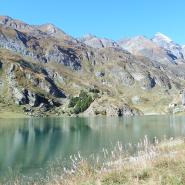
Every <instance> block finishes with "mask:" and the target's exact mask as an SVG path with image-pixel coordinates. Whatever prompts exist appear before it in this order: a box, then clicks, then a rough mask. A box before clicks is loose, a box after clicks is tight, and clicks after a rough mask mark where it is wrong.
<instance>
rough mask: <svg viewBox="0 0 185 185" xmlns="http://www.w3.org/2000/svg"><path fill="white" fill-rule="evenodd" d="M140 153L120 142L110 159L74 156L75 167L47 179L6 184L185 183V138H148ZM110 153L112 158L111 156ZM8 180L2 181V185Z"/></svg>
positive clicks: (18, 179)
mask: <svg viewBox="0 0 185 185" xmlns="http://www.w3.org/2000/svg"><path fill="white" fill-rule="evenodd" d="M138 149H139V150H138V153H137V154H135V155H134V156H129V155H128V154H126V153H125V152H124V149H123V147H122V146H121V145H120V144H118V146H117V149H116V150H114V151H111V152H110V153H108V152H107V151H105V156H106V158H107V161H105V162H104V163H103V164H99V163H98V162H94V163H91V164H90V163H88V162H87V160H86V159H83V158H82V157H81V156H80V155H77V156H73V157H72V156H71V160H72V167H71V168H70V169H64V168H62V167H61V166H60V165H59V166H58V167H56V166H55V167H51V168H50V170H49V172H48V175H47V177H46V178H43V177H41V178H37V179H34V180H33V179H29V180H28V179H26V178H23V177H20V176H19V177H15V178H14V179H12V180H11V177H9V179H10V182H8V181H7V184H12V185H21V184H32V185H42V184H46V185H120V184H126V185H183V184H185V142H184V139H183V138H181V139H175V140H174V139H170V140H165V141H162V142H160V143H158V142H155V144H150V143H149V142H148V140H147V138H145V140H144V141H143V142H142V143H139V144H138ZM110 156H111V157H110ZM4 184H6V182H5V181H4V182H3V185H4Z"/></svg>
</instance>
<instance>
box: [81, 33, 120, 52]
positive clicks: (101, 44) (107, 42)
mask: <svg viewBox="0 0 185 185" xmlns="http://www.w3.org/2000/svg"><path fill="white" fill-rule="evenodd" d="M80 41H82V42H83V43H85V44H86V45H88V46H90V47H93V48H99V49H100V48H109V47H116V48H117V47H119V45H118V43H116V42H115V41H113V40H111V39H107V38H98V37H97V36H94V35H91V34H86V35H84V36H83V37H82V38H80Z"/></svg>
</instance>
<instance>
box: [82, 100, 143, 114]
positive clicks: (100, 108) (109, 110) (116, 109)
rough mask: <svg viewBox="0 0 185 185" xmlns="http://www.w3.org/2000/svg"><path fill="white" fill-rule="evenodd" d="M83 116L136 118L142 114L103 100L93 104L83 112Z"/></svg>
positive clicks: (125, 105)
mask: <svg viewBox="0 0 185 185" xmlns="http://www.w3.org/2000/svg"><path fill="white" fill-rule="evenodd" d="M84 114H85V115H91V116H95V115H106V116H119V117H123V116H137V115H142V114H143V113H142V112H141V111H139V110H138V109H136V108H134V107H130V106H129V105H127V104H125V103H123V102H122V103H121V102H117V103H116V102H115V101H110V100H106V101H104V100H103V99H100V100H97V101H95V102H93V103H92V104H91V105H90V107H89V108H88V109H87V110H86V111H85V113H84Z"/></svg>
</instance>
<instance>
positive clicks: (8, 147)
mask: <svg viewBox="0 0 185 185" xmlns="http://www.w3.org/2000/svg"><path fill="white" fill-rule="evenodd" d="M145 135H147V136H148V138H149V139H150V140H153V138H154V137H157V138H159V139H160V138H163V137H164V136H166V137H167V138H169V137H178V136H185V117H183V116H178V117H174V116H143V117H134V118H105V117H99V118H98V117H97V118H38V119H36V118H30V119H0V176H3V175H4V174H5V173H6V172H7V171H8V170H10V169H12V171H14V170H16V169H20V170H21V171H22V172H23V173H25V174H26V173H27V172H30V171H31V172H37V171H38V170H39V169H40V168H43V169H44V168H45V167H47V164H48V161H55V160H56V159H57V160H58V159H60V160H61V162H62V160H64V159H68V158H69V156H70V155H73V154H76V153H77V152H78V151H80V153H81V155H83V156H89V155H90V154H92V153H95V154H97V153H100V152H101V151H102V148H107V149H112V148H113V147H114V146H115V145H116V143H117V142H118V141H120V142H121V143H123V144H128V143H137V142H138V141H139V140H140V139H142V138H144V136H145Z"/></svg>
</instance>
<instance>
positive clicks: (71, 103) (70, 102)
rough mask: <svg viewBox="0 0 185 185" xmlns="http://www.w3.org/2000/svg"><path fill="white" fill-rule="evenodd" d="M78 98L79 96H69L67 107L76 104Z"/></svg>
mask: <svg viewBox="0 0 185 185" xmlns="http://www.w3.org/2000/svg"><path fill="white" fill-rule="evenodd" d="M78 100H79V97H72V98H70V101H69V105H68V107H69V108H71V107H74V106H75V105H76V104H77V102H78Z"/></svg>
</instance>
